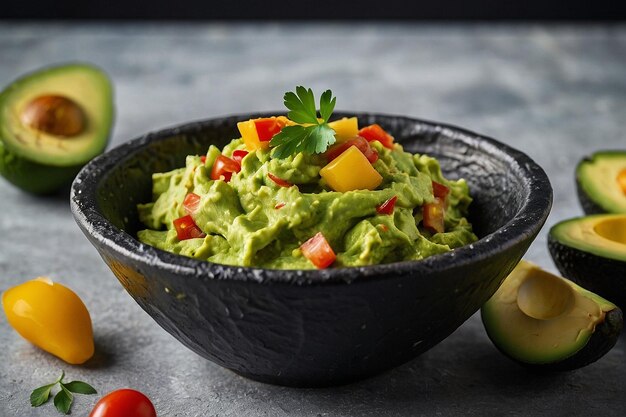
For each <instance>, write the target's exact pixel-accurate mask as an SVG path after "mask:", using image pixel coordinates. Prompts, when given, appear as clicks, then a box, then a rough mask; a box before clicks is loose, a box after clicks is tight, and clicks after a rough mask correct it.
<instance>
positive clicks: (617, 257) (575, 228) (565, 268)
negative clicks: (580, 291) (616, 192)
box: [548, 214, 626, 309]
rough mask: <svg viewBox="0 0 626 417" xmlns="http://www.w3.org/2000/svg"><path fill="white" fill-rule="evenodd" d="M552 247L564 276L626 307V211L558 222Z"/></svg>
mask: <svg viewBox="0 0 626 417" xmlns="http://www.w3.org/2000/svg"><path fill="white" fill-rule="evenodd" d="M548 249H549V250H550V254H551V255H552V259H553V260H554V263H555V265H556V267H557V268H558V269H559V271H561V274H563V276H565V277H567V278H569V279H571V280H572V281H575V282H577V283H578V284H580V285H582V286H584V287H585V288H588V289H589V290H590V291H593V292H596V293H598V294H600V295H601V296H603V297H606V298H609V299H611V300H613V301H615V303H617V305H618V306H619V307H621V308H622V309H624V308H626V214H597V215H593V216H586V217H579V218H574V219H569V220H565V221H562V222H560V223H557V224H556V225H554V226H553V227H552V229H550V233H549V234H548Z"/></svg>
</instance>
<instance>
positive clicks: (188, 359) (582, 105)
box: [0, 22, 626, 417]
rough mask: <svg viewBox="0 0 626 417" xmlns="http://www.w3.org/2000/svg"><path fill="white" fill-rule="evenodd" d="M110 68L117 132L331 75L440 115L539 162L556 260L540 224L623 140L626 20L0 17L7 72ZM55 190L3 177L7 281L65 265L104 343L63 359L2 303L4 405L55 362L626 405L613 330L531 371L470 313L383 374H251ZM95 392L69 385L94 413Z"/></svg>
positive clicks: (461, 403)
mask: <svg viewBox="0 0 626 417" xmlns="http://www.w3.org/2000/svg"><path fill="white" fill-rule="evenodd" d="M76 60H78V61H88V62H92V63H95V64H97V65H99V66H101V67H102V68H104V69H105V70H106V71H107V72H108V73H109V74H110V75H111V77H112V79H113V81H114V83H115V87H116V105H117V117H116V124H115V130H114V134H113V138H112V143H111V146H115V145H118V144H120V143H122V142H124V141H126V140H129V139H131V138H134V137H137V136H139V135H141V134H143V133H145V132H147V131H151V130H156V129H159V128H161V127H165V126H170V125H175V124H180V123H183V122H186V121H189V120H194V119H202V118H208V117H213V116H220V115H226V114H230V113H241V112H248V111H257V110H276V109H279V108H281V107H282V103H281V100H280V98H281V97H282V94H283V93H284V92H285V91H287V90H291V89H293V88H294V86H296V85H300V84H303V85H306V86H311V87H312V88H313V89H314V90H315V91H321V90H322V89H325V88H331V89H332V90H333V92H334V93H335V94H336V96H337V97H338V104H337V108H338V109H343V110H354V111H371V112H385V113H397V114H405V115H410V116H416V117H420V118H424V119H432V120H438V121H445V122H448V123H452V124H457V125H461V126H464V127H466V128H468V129H471V130H474V131H478V132H481V133H483V134H486V135H489V136H493V137H495V138H498V139H500V140H501V141H503V142H505V143H508V144H510V145H512V146H514V147H516V148H519V149H520V150H522V151H524V152H526V153H527V154H528V155H530V156H531V157H532V158H533V159H535V160H536V161H537V162H538V163H539V164H540V165H541V166H542V167H543V168H544V169H545V170H546V171H547V173H548V175H549V176H550V179H551V181H552V184H553V187H554V197H555V199H554V207H553V210H552V214H551V216H550V218H549V219H548V222H547V224H546V227H544V230H543V231H542V233H541V234H540V236H539V237H538V238H537V240H536V241H535V242H534V244H533V245H532V247H531V248H530V250H529V252H528V253H527V255H526V257H527V258H528V259H529V260H532V261H534V262H536V263H539V264H541V265H542V266H544V267H547V268H548V269H550V270H553V271H555V268H554V266H553V264H552V261H551V259H550V256H549V254H548V252H547V248H546V232H547V230H548V227H549V226H550V225H552V224H554V223H555V222H556V221H558V220H561V219H564V218H568V217H573V216H578V215H581V214H582V210H581V208H580V206H579V204H578V201H577V198H576V192H575V187H574V173H573V170H574V166H575V164H576V163H577V161H578V160H579V159H580V158H581V157H582V156H584V155H585V154H588V153H590V152H592V151H594V150H597V149H610V148H620V147H621V148H625V147H626V137H625V134H624V129H623V124H624V121H625V120H626V76H625V74H626V26H555V25H515V26H507V25H491V26H488V25H451V24H444V25H412V24H391V23H388V24H374V23H368V24H353V25H347V24H304V25H303V24H271V23H270V24H232V25H231V24H225V23H219V24H218V23H213V24H209V23H207V24H197V23H196V24H182V23H181V24H165V23H151V24H131V23H126V24H106V23H99V24H93V25H83V24H70V23H64V24H61V23H55V24H45V25H44V24H38V23H22V24H16V23H8V22H0V85H6V84H8V83H9V82H10V81H12V80H13V79H14V78H16V77H17V76H18V75H20V74H22V73H24V72H27V71H31V70H33V69H35V68H38V67H41V66H45V65H49V64H52V63H57V62H63V61H76ZM67 197H68V195H67V192H65V193H61V194H60V195H58V196H55V197H48V198H42V197H33V196H30V195H27V194H24V193H22V192H20V191H19V190H17V189H15V188H13V187H11V186H10V185H9V184H8V183H6V182H5V181H0V235H1V236H2V238H1V239H0V291H1V290H4V289H6V288H7V287H9V286H12V285H15V284H18V283H20V282H22V281H25V280H28V279H31V278H34V277H36V276H39V275H48V276H50V277H52V278H53V279H54V280H58V281H60V282H62V283H64V284H67V285H68V286H69V287H70V288H72V289H74V290H75V291H76V292H77V293H78V294H79V295H80V296H81V297H82V299H83V300H84V302H85V303H86V305H87V306H88V307H89V310H90V312H91V315H92V319H93V324H94V329H95V339H96V345H97V351H98V354H97V359H96V360H93V361H91V362H89V365H88V366H83V367H77V366H69V365H67V364H65V363H63V362H61V361H60V360H58V359H56V358H54V357H52V356H50V355H48V354H46V353H44V352H42V351H40V350H38V349H36V348H34V347H32V346H31V345H29V344H28V343H26V342H24V341H23V340H22V339H21V338H20V337H19V336H18V335H17V334H16V333H15V332H14V331H13V330H12V329H11V328H10V327H9V325H8V324H7V322H6V320H5V319H4V316H3V315H2V316H1V317H3V318H1V319H0V346H1V347H2V348H1V349H0V416H2V417H14V416H15V417H17V416H19V417H27V416H52V415H57V413H56V411H55V410H54V409H53V406H52V404H47V405H46V406H44V407H41V408H37V409H33V408H31V407H30V406H29V401H28V395H29V393H30V391H31V390H32V389H33V388H35V387H37V386H39V385H42V384H43V383H45V382H47V381H49V380H50V381H51V380H54V378H55V377H56V376H57V374H58V373H59V371H60V370H61V369H64V370H65V371H66V373H67V375H68V377H69V379H81V380H85V381H88V382H90V383H92V384H93V385H94V386H95V387H96V388H97V389H98V391H99V392H100V393H106V392H109V391H111V390H114V389H117V388H121V387H133V388H136V389H139V390H141V391H143V392H145V393H146V394H147V395H148V396H149V397H150V398H152V400H153V401H154V403H155V405H156V408H157V410H158V412H159V415H160V416H386V415H388V416H400V415H402V416H420V415H424V416H431V415H432V416H454V415H464V416H481V417H482V416H488V415H489V416H492V415H502V416H504V415H507V416H509V415H511V416H513V415H520V416H531V415H532V416H558V415H568V416H571V415H581V416H586V415H603V416H624V415H626V384H624V378H625V377H624V375H626V358H625V357H624V352H625V350H626V339H625V337H624V336H622V338H621V339H620V341H619V342H618V345H617V346H616V347H615V348H614V349H613V350H612V351H611V352H610V353H609V354H607V355H606V356H605V357H604V358H603V359H601V360H600V361H599V362H597V363H595V364H592V365H590V366H589V367H587V368H584V369H581V370H578V371H575V372H571V373H564V374H558V375H550V376H540V375H535V374H531V373H529V372H527V371H525V370H524V369H522V368H520V367H518V366H517V365H516V364H514V363H512V362H511V361H509V360H508V359H506V358H505V357H504V356H502V355H501V354H500V353H498V351H497V350H496V349H495V347H494V346H493V345H492V344H491V342H490V341H489V339H488V338H487V336H486V334H485V332H484V330H483V327H482V324H481V322H480V318H479V317H478V316H477V315H475V316H474V317H472V318H471V319H470V320H468V321H467V322H466V323H465V324H464V325H463V326H461V327H460V328H459V329H458V330H457V331H456V332H455V333H454V334H452V335H451V336H450V337H449V338H448V339H446V340H445V341H444V342H442V343H441V344H439V345H438V346H436V347H435V348H433V349H432V350H430V351H429V352H427V353H425V354H423V355H422V356H420V357H419V358H417V359H415V360H413V361H411V362H409V363H407V364H405V365H404V366H401V367H399V368H397V369H394V370H392V371H390V372H388V373H386V374H384V375H381V376H379V377H376V378H372V379H369V380H366V381H363V382H359V383H355V384H352V385H347V386H342V387H337V388H330V389H292V388H285V387H278V386H271V385H264V384H261V383H257V382H253V381H249V380H246V379H244V378H242V377H240V376H238V375H235V374H233V373H232V372H230V371H227V370H225V369H222V368H220V367H219V366H217V365H214V364H212V363H210V362H208V361H205V360H204V359H202V358H200V357H199V356H197V355H196V354H194V353H192V352H191V351H189V350H188V349H186V348H185V347H184V346H183V345H181V344H180V343H179V342H177V341H176V340H175V339H174V338H173V337H172V336H170V335H169V334H167V333H166V332H165V331H163V330H162V329H161V328H160V327H159V326H158V325H157V324H156V323H155V322H154V321H153V320H152V319H151V318H150V317H149V316H148V315H147V314H146V313H144V312H143V311H142V310H141V309H140V308H139V306H138V305H137V304H136V303H135V302H134V301H133V300H132V299H131V298H130V296H128V294H126V292H125V291H124V290H123V289H122V287H121V285H119V283H118V282H117V280H116V279H115V277H114V276H113V274H112V273H111V272H110V271H109V270H108V268H107V267H106V266H105V264H104V263H103V262H102V261H101V259H100V258H99V256H98V254H97V253H96V251H95V249H94V248H93V247H92V246H91V245H90V244H89V243H88V241H87V240H86V238H84V236H83V235H82V234H81V232H80V231H79V230H78V227H77V226H76V225H75V223H74V220H73V218H72V216H71V213H70V211H69V206H68V198H67ZM96 397H97V396H78V398H77V399H76V401H75V404H74V406H73V410H74V411H73V413H72V414H74V415H81V416H82V415H87V414H88V411H89V410H90V409H91V407H92V406H93V405H94V403H95V402H96V400H97V398H96Z"/></svg>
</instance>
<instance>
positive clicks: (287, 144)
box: [270, 86, 337, 159]
mask: <svg viewBox="0 0 626 417" xmlns="http://www.w3.org/2000/svg"><path fill="white" fill-rule="evenodd" d="M284 100H285V106H286V107H287V108H288V109H289V113H287V117H289V119H291V120H293V121H294V122H296V123H301V124H299V125H294V126H286V127H284V128H283V129H282V130H281V131H280V133H278V134H277V135H275V136H274V137H273V138H272V140H271V141H270V146H271V147H273V148H274V152H273V153H272V156H273V157H274V158H279V159H283V158H286V157H288V156H289V155H292V154H295V153H298V152H304V153H308V154H313V153H322V152H324V151H326V149H328V147H329V146H330V145H332V144H333V143H335V131H334V130H333V128H331V127H330V126H329V125H328V120H329V119H330V116H331V115H332V114H333V110H334V109H335V102H336V101H337V98H336V97H333V93H332V91H330V90H326V91H324V92H323V93H322V96H321V97H320V111H319V117H320V119H318V114H317V109H316V107H315V96H314V95H313V90H311V89H310V88H308V89H307V88H304V87H302V86H298V87H296V92H295V93H294V92H292V91H289V92H287V93H285V96H284Z"/></svg>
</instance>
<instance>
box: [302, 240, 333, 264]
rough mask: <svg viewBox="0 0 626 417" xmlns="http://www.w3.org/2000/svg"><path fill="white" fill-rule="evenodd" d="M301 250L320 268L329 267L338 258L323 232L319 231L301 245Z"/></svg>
mask: <svg viewBox="0 0 626 417" xmlns="http://www.w3.org/2000/svg"><path fill="white" fill-rule="evenodd" d="M300 250H301V251H302V254H303V255H304V256H305V257H306V258H307V259H308V260H309V261H311V263H312V264H313V265H315V266H316V267H317V268H318V269H324V268H327V267H329V266H330V265H331V264H332V263H333V262H335V259H336V258H337V256H336V255H335V252H334V251H333V248H331V247H330V245H329V244H328V241H326V238H325V237H324V235H323V234H322V232H318V233H317V234H316V235H315V236H313V237H312V238H311V239H309V240H307V241H306V242H304V243H303V244H302V245H301V246H300Z"/></svg>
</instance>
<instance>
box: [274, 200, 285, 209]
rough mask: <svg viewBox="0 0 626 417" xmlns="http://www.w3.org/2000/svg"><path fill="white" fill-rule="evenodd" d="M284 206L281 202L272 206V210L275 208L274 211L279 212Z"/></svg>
mask: <svg viewBox="0 0 626 417" xmlns="http://www.w3.org/2000/svg"><path fill="white" fill-rule="evenodd" d="M285 206H286V204H285V203H283V202H282V201H281V202H280V203H276V205H275V206H274V208H275V209H276V210H280V209H281V208H283V207H285Z"/></svg>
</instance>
